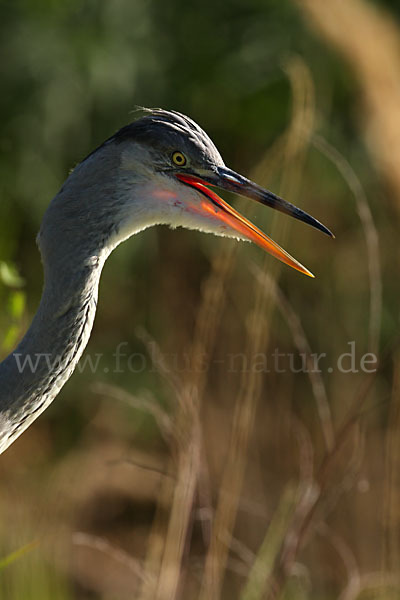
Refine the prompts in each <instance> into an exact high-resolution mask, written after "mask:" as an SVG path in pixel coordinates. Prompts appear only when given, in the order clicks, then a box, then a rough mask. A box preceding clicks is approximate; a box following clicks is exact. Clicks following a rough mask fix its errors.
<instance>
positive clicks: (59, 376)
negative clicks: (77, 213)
mask: <svg viewBox="0 0 400 600" xmlns="http://www.w3.org/2000/svg"><path fill="white" fill-rule="evenodd" d="M104 261H105V257H103V256H101V257H96V258H92V259H91V260H90V261H89V262H88V263H87V264H86V265H85V266H84V268H83V269H81V270H80V271H79V272H78V273H75V274H74V279H73V281H74V285H73V290H69V289H68V287H67V288H66V289H65V288H64V289H63V291H62V293H60V291H59V289H58V288H55V287H54V286H52V285H51V278H48V281H47V282H45V288H44V291H43V295H42V299H41V302H40V305H39V309H38V311H37V313H36V315H35V317H34V319H33V321H32V324H31V326H30V328H29V330H28V331H27V333H26V335H25V337H24V338H23V340H22V341H21V343H20V344H19V346H18V347H17V348H16V350H15V351H14V352H13V353H12V354H10V355H9V356H8V357H7V358H6V359H5V360H4V361H3V362H2V363H1V364H0V382H1V388H0V453H1V452H3V451H4V450H5V449H6V448H7V447H8V446H9V445H10V444H11V443H12V442H13V441H14V440H15V439H16V438H17V437H18V436H19V435H20V434H21V433H22V432H23V431H24V430H25V429H26V428H27V427H28V426H29V425H30V424H31V423H32V421H34V420H35V419H36V418H37V417H38V416H39V415H40V414H41V413H42V412H43V411H44V410H45V409H46V408H47V407H48V405H49V404H50V403H51V402H52V400H53V399H54V398H55V396H56V395H57V394H58V392H59V391H60V389H61V388H62V386H63V385H64V384H65V383H66V381H67V380H68V379H69V377H70V376H71V374H72V372H73V371H74V369H75V367H76V365H77V363H78V361H79V359H80V357H81V355H82V353H83V351H84V349H85V347H86V345H87V342H88V340H89V336H90V332H91V330H92V327H93V321H94V317H95V313H96V304H97V293H98V284H99V279H100V274H101V270H102V267H103V264H104Z"/></svg>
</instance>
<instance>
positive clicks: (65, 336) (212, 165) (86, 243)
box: [0, 109, 332, 452]
mask: <svg viewBox="0 0 400 600" xmlns="http://www.w3.org/2000/svg"><path fill="white" fill-rule="evenodd" d="M210 186H215V187H218V188H222V189H224V190H228V191H231V192H236V193H237V194H241V195H243V196H247V197H249V198H252V199H254V200H256V201H257V202H260V203H262V204H264V205H266V206H270V207H272V208H275V209H277V210H279V211H281V212H283V213H286V214H288V215H291V216H292V217H295V218H296V219H299V220H300V221H304V222H305V223H308V224H309V225H312V226H313V227H316V228H317V229H319V230H321V231H323V232H324V233H326V234H328V235H332V234H331V232H330V231H329V230H328V229H327V228H326V227H325V226H324V225H322V224H321V223H320V222H319V221H317V220H316V219H314V218H313V217H311V216H310V215H308V214H307V213H305V212H304V211H302V210H300V209H299V208H296V207H295V206H293V205H292V204H290V203H288V202H286V201H284V200H283V199H281V198H279V197H278V196H276V195H275V194H273V193H272V192H269V191H267V190H265V189H263V188H261V187H260V186H258V185H257V184H255V183H253V182H252V181H250V180H249V179H246V178H245V177H243V176H242V175H239V174H238V173H235V172H234V171H232V170H230V169H228V168H227V167H226V166H225V164H224V161H223V160H222V158H221V155H220V154H219V152H218V150H217V149H216V147H215V146H214V144H213V142H212V141H211V139H210V138H209V137H208V135H207V134H206V133H205V132H204V131H203V130H202V129H201V128H200V127H199V126H198V125H197V124H196V123H195V122H194V121H193V120H192V119H190V118H188V117H186V116H184V115H182V114H180V113H178V112H174V111H165V110H162V109H154V110H148V111H147V112H146V113H145V115H144V116H142V117H141V118H139V119H137V120H135V121H134V122H133V123H131V124H130V125H127V126H125V127H123V128H122V129H120V130H119V131H118V132H117V133H115V134H114V135H113V136H112V137H110V138H109V139H108V140H106V141H105V142H104V143H103V144H102V145H101V146H100V147H99V148H97V149H96V150H95V151H94V152H92V153H91V154H89V156H87V157H86V158H85V159H84V160H83V161H82V162H81V163H80V164H79V165H78V166H77V167H76V168H75V169H74V170H73V171H72V173H71V174H70V175H69V177H68V178H67V180H66V181H65V183H64V185H63V186H62V188H61V190H60V191H59V192H58V194H57V195H56V196H55V197H54V199H53V200H52V202H51V203H50V205H49V206H48V208H47V210H46V212H45V214H44V217H43V221H42V224H41V228H40V232H39V235H38V238H37V241H38V245H39V249H40V252H41V257H42V262H43V269H44V289H43V293H42V298H41V301H40V304H39V307H38V310H37V312H36V314H35V316H34V318H33V321H32V324H31V326H30V327H29V329H28V331H27V333H26V334H25V336H24V337H23V339H22V341H21V342H20V344H19V345H18V347H17V348H16V349H15V350H14V352H12V353H11V354H10V355H9V356H8V357H7V358H5V360H4V361H3V362H2V363H1V364H0V452H3V451H4V450H5V449H6V448H8V446H9V445H10V444H11V443H12V442H13V441H14V440H15V439H16V438H17V437H18V436H19V435H20V434H21V433H22V432H23V431H24V430H25V429H26V428H27V427H28V426H29V425H30V424H31V423H32V421H34V420H35V419H36V418H37V417H38V416H39V415H40V414H41V413H42V412H43V411H44V410H45V409H46V408H47V407H48V406H49V404H50V403H51V402H52V400H53V399H54V398H55V396H56V395H57V394H58V392H59V391H60V389H61V388H62V386H63V385H64V384H65V382H66V381H67V380H68V379H69V377H70V376H71V374H72V372H73V371H74V368H75V367H76V365H77V363H78V361H79V358H80V357H81V355H82V353H83V351H84V349H85V346H86V344H87V342H88V340H89V337H90V333H91V330H92V326H93V321H94V317H95V312H96V304H97V293H98V285H99V279H100V275H101V271H102V267H103V265H104V262H105V260H106V259H107V257H108V256H109V255H110V253H111V252H112V250H114V248H115V247H116V246H118V244H120V243H121V242H123V241H124V240H126V239H127V238H129V237H130V236H132V235H133V234H135V233H138V232H140V231H142V230H144V229H146V228H147V227H150V226H151V225H157V224H167V225H170V226H171V227H177V226H182V227H186V228H189V229H198V230H201V231H204V232H207V233H214V234H216V235H221V236H227V237H234V238H237V239H244V240H250V241H253V242H255V243H256V244H258V245H259V246H261V248H263V249H264V250H266V251H267V252H269V253H270V254H272V255H273V256H275V257H276V258H278V259H279V260H281V261H283V262H284V263H286V264H287V265H290V266H291V267H293V268H294V269H297V270H298V271H300V272H302V273H304V274H306V275H309V276H312V274H311V273H310V271H308V270H307V269H306V268H305V267H303V266H302V265H301V264H300V263H299V262H298V261H296V260H295V259H294V258H292V257H291V256H290V255H289V254H288V253H287V252H286V251H285V250H283V249H282V248H280V247H279V246H278V245H277V244H276V243H275V242H273V241H272V240H271V239H270V238H268V237H267V236H266V235H265V234H264V233H263V232H261V231H260V230H259V229H258V228H257V227H256V226H255V225H253V224H252V223H250V221H248V220H247V219H245V217H243V216H242V215H240V214H239V213H238V212H237V211H236V210H234V209H233V208H232V207H231V206H230V205H229V204H227V203H226V202H225V201H224V200H223V199H222V198H220V197H219V196H218V195H217V194H216V193H215V192H214V191H212V190H211V189H210Z"/></svg>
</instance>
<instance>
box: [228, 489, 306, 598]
mask: <svg viewBox="0 0 400 600" xmlns="http://www.w3.org/2000/svg"><path fill="white" fill-rule="evenodd" d="M296 497H297V494H296V490H295V489H294V488H293V486H292V485H288V486H287V488H286V489H285V490H284V492H283V494H282V497H281V500H280V502H279V506H278V508H277V510H276V512H275V514H274V516H273V518H272V521H271V523H270V525H269V527H268V530H267V533H266V535H265V538H264V540H263V542H262V544H261V546H260V549H259V552H258V554H257V556H256V559H255V561H254V565H253V566H252V568H251V570H250V573H249V576H248V579H247V583H246V586H245V588H244V590H243V592H242V594H241V596H240V600H262V599H263V598H265V594H266V589H265V588H266V586H267V585H268V581H269V580H270V578H271V575H272V572H273V568H274V564H275V561H276V558H277V556H278V555H279V553H280V550H281V546H282V543H283V541H284V539H285V536H286V534H287V529H288V525H289V522H290V517H291V515H292V514H293V511H294V508H295V502H296Z"/></svg>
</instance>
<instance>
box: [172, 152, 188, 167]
mask: <svg viewBox="0 0 400 600" xmlns="http://www.w3.org/2000/svg"><path fill="white" fill-rule="evenodd" d="M172 160H173V161H174V163H175V164H176V165H177V166H178V167H184V166H185V165H186V156H185V155H184V154H182V152H174V153H173V155H172Z"/></svg>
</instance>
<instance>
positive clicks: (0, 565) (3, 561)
mask: <svg viewBox="0 0 400 600" xmlns="http://www.w3.org/2000/svg"><path fill="white" fill-rule="evenodd" d="M38 545H39V542H38V540H34V541H33V542H29V544H25V546H22V547H21V548H19V549H18V550H15V551H14V552H11V554H8V555H7V556H5V557H4V558H0V571H1V570H2V569H5V567H8V566H9V565H11V564H13V563H14V562H15V561H17V560H19V559H20V558H21V557H22V556H24V555H25V554H27V553H28V552H30V551H31V550H33V549H34V548H36V546H38Z"/></svg>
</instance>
